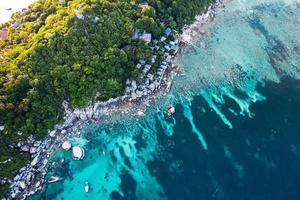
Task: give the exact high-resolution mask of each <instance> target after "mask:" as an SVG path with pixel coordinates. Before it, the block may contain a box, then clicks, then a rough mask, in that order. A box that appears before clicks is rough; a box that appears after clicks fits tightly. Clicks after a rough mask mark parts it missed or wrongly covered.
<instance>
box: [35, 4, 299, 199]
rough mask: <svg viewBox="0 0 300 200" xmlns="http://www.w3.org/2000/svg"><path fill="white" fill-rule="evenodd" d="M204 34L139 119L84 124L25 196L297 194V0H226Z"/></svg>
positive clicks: (274, 196)
mask: <svg viewBox="0 0 300 200" xmlns="http://www.w3.org/2000/svg"><path fill="white" fill-rule="evenodd" d="M203 30H204V31H205V33H204V34H201V35H199V37H198V38H197V39H195V41H193V45H190V46H188V47H187V48H186V49H185V50H184V52H183V54H182V56H181V57H180V59H179V60H178V65H179V72H178V76H176V77H175V79H174V81H173V84H172V87H171V90H170V91H169V92H168V93H167V94H166V95H165V96H163V97H161V98H159V100H157V101H156V102H152V104H151V105H150V106H149V107H147V108H145V109H146V115H145V116H138V115H136V116H130V117H129V116H128V117H126V116H125V117H124V118H123V119H122V120H119V119H118V120H116V119H114V118H113V117H112V119H111V123H109V124H105V125H104V124H102V123H101V122H100V123H98V124H91V125H87V126H86V127H84V128H83V129H82V130H81V135H80V136H73V137H71V138H69V140H70V141H71V143H72V145H79V146H81V147H82V148H84V149H85V152H86V156H85V158H84V159H83V160H81V161H74V160H72V158H71V152H65V151H63V150H58V151H57V152H56V154H55V155H54V156H53V158H52V161H55V162H59V161H60V160H61V159H64V160H65V162H64V163H63V164H54V165H51V167H49V172H48V174H47V176H48V177H49V176H51V175H59V176H61V177H63V180H62V181H60V182H57V183H54V184H47V185H45V187H44V189H43V191H41V192H39V193H38V194H36V195H35V196H34V197H32V198H30V199H64V200H76V199H78V200H83V199H99V200H105V199H114V200H117V199H127V200H134V199H137V200H160V199H170V200H188V199H190V200H199V199H203V200H209V199H212V200H213V199H216V200H282V199H286V200H299V199H300V32H299V31H300V2H299V1H298V0H297V1H292V0H262V1H246V0H232V1H231V2H230V3H228V4H227V5H226V8H225V9H222V10H220V11H218V13H217V16H216V18H215V20H214V21H213V22H211V23H209V24H208V25H206V26H204V27H203ZM169 105H173V106H175V110H176V112H175V114H174V115H172V116H168V115H167V114H166V108H167V107H168V106H169ZM86 181H88V182H89V186H90V191H89V192H88V193H86V192H85V191H84V186H85V182H86Z"/></svg>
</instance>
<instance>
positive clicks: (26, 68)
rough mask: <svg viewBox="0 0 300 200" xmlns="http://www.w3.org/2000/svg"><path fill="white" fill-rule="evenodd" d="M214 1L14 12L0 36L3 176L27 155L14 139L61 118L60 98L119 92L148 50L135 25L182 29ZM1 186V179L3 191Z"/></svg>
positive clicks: (38, 6) (77, 3)
mask: <svg viewBox="0 0 300 200" xmlns="http://www.w3.org/2000/svg"><path fill="white" fill-rule="evenodd" d="M211 1H212V0H176V1H175V0H160V1H159V0H149V1H148V4H149V6H147V7H146V9H144V8H141V7H139V6H138V4H139V3H141V2H142V1H137V0H73V1H71V0H66V2H65V3H61V2H60V1H58V0H39V1H37V2H36V3H34V4H33V5H31V6H30V8H29V9H28V10H27V11H25V12H19V13H16V14H14V15H13V18H12V20H11V21H10V22H9V23H6V24H4V25H2V27H1V28H8V29H9V39H8V40H6V41H0V51H1V53H0V126H1V125H4V130H3V131H0V137H1V140H0V177H9V178H11V177H13V176H14V175H15V173H16V172H17V170H18V169H19V168H20V167H22V166H23V165H24V164H25V163H26V162H28V161H27V160H28V159H27V157H28V155H26V154H24V153H20V152H19V151H18V150H17V149H15V148H12V146H11V144H16V143H17V142H18V141H21V140H25V139H26V138H27V137H28V136H29V135H30V134H33V135H34V136H35V137H36V138H37V139H42V138H43V136H44V135H45V134H46V133H47V131H48V130H51V129H52V128H53V126H54V125H55V124H57V123H59V122H62V115H63V108H62V102H63V100H68V101H69V102H70V103H71V105H72V106H73V107H83V106H85V105H86V104H87V103H88V102H90V101H91V100H107V99H109V98H112V97H117V96H119V95H122V94H123V91H124V87H125V80H126V79H127V78H137V77H139V71H137V69H136V68H135V65H136V63H137V62H138V60H139V59H147V58H148V57H150V56H151V51H150V50H149V47H148V46H147V45H146V43H145V42H143V41H133V40H132V39H131V37H132V33H133V32H134V29H135V28H138V29H140V30H145V31H147V32H150V33H152V36H153V37H154V38H155V37H156V38H158V37H159V36H160V35H161V34H162V31H163V30H164V29H165V28H166V27H171V28H173V29H176V30H179V31H180V29H181V28H182V27H183V25H185V24H188V23H190V22H192V21H193V19H194V16H195V15H196V14H198V13H200V12H201V11H203V9H205V8H206V7H207V6H208V5H209V4H210V3H211ZM77 8H80V9H78V10H77ZM76 15H77V17H76ZM78 15H80V16H81V15H82V16H83V19H79V18H78ZM15 21H18V22H20V25H19V27H17V28H16V27H13V26H11V25H12V24H13V23H14V22H15ZM17 132H21V133H22V134H17ZM9 158H11V159H12V162H7V163H3V161H6V160H7V159H9ZM6 189H7V185H0V193H1V195H0V196H2V194H3V192H4V191H5V190H6Z"/></svg>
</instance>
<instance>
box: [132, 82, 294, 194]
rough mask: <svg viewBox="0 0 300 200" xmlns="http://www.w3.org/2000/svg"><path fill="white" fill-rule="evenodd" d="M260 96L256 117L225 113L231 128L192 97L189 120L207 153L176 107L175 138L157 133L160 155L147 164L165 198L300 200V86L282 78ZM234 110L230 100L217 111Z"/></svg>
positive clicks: (262, 91)
mask: <svg viewBox="0 0 300 200" xmlns="http://www.w3.org/2000/svg"><path fill="white" fill-rule="evenodd" d="M258 91H260V92H261V93H262V94H264V95H265V96H266V97H267V99H268V100H266V101H262V102H258V103H256V104H253V105H251V111H252V112H253V113H255V117H253V118H252V119H250V118H240V117H236V116H234V115H233V114H231V113H228V118H229V119H230V121H231V122H232V124H233V126H234V127H235V128H234V129H228V128H227V127H226V126H225V125H224V124H223V122H222V121H221V120H220V119H219V118H218V117H217V116H216V115H215V113H214V111H212V110H210V108H209V105H207V104H206V103H205V101H204V100H203V99H202V98H201V97H196V98H195V100H194V101H193V102H192V110H193V116H194V120H195V122H196V125H198V124H199V130H200V131H201V132H204V133H205V136H206V141H207V144H208V146H209V147H210V148H209V150H208V151H204V150H203V148H202V147H201V145H199V141H198V140H197V137H196V135H195V134H193V133H191V127H190V125H189V122H188V121H187V120H185V119H182V115H183V114H182V108H181V106H180V105H178V106H177V111H178V112H177V113H176V116H175V118H176V121H177V124H176V126H175V127H174V129H175V133H174V135H173V137H172V138H169V137H167V136H165V134H161V133H160V134H159V138H158V141H159V145H161V146H163V147H165V148H164V156H162V157H159V158H157V159H155V160H154V161H151V162H150V163H149V168H150V169H151V173H152V174H153V175H154V176H156V177H157V179H158V182H159V183H160V184H161V185H162V187H163V188H164V191H165V194H166V196H167V197H168V199H249V200H250V199H253V200H254V199H257V200H258V199H273V200H275V199H278V200H279V199H295V200H296V199H300V193H299V184H300V170H299V169H300V151H299V150H300V149H299V147H300V82H299V81H295V80H290V79H285V80H284V81H282V82H281V83H280V84H272V83H269V84H267V85H266V86H265V87H260V88H259V89H258ZM203 105H204V108H205V110H206V112H205V113H203V112H202V111H201V110H200V109H199V108H200V107H202V106H203ZM235 106H236V105H235V103H234V102H232V101H230V100H229V99H228V103H226V104H225V105H223V106H222V108H221V109H222V110H224V111H226V110H227V109H228V108H232V107H235ZM229 116H230V117H229ZM197 122H199V123H197ZM203 125H204V126H203ZM202 127H203V128H202ZM133 191H134V190H133ZM129 199H131V198H129Z"/></svg>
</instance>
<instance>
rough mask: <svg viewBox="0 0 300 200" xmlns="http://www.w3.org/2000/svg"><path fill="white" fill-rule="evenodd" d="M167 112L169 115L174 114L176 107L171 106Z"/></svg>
mask: <svg viewBox="0 0 300 200" xmlns="http://www.w3.org/2000/svg"><path fill="white" fill-rule="evenodd" d="M167 113H168V115H173V114H174V113H175V108H174V107H173V106H169V107H168V110H167Z"/></svg>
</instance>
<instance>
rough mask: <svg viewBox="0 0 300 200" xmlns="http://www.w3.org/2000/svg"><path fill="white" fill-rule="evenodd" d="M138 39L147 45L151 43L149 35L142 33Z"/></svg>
mask: <svg viewBox="0 0 300 200" xmlns="http://www.w3.org/2000/svg"><path fill="white" fill-rule="evenodd" d="M139 38H140V39H141V40H144V41H145V42H146V43H149V42H151V39H152V35H151V33H145V32H144V33H143V34H142V35H141V36H140V37H139Z"/></svg>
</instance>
